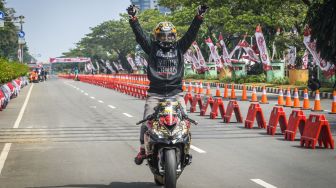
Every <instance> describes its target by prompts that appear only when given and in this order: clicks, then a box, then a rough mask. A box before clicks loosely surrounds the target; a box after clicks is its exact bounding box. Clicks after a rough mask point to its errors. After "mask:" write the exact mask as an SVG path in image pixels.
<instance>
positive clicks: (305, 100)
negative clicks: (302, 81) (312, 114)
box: [301, 89, 311, 110]
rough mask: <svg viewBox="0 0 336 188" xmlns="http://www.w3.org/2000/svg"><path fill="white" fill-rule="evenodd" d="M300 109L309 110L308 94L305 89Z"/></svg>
mask: <svg viewBox="0 0 336 188" xmlns="http://www.w3.org/2000/svg"><path fill="white" fill-rule="evenodd" d="M301 109H302V110H310V109H311V108H310V106H309V96H308V90H307V89H305V90H304V94H303V105H302V108H301Z"/></svg>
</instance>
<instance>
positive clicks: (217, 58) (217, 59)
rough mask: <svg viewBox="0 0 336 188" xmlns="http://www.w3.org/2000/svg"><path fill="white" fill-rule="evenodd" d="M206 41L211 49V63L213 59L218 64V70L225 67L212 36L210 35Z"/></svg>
mask: <svg viewBox="0 0 336 188" xmlns="http://www.w3.org/2000/svg"><path fill="white" fill-rule="evenodd" d="M205 43H206V44H207V45H208V47H209V49H210V55H209V63H210V62H211V61H212V60H213V61H214V62H215V64H216V66H217V71H219V70H221V69H223V64H222V61H221V59H220V56H219V55H218V52H217V47H216V46H215V45H214V44H213V43H212V40H211V38H210V37H209V38H208V39H206V40H205Z"/></svg>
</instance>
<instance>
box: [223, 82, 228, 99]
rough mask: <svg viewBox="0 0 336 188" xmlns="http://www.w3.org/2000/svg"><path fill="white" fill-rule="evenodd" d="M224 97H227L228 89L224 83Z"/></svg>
mask: <svg viewBox="0 0 336 188" xmlns="http://www.w3.org/2000/svg"><path fill="white" fill-rule="evenodd" d="M223 97H224V99H227V98H228V97H229V91H228V86H227V84H225V86H224V96H223Z"/></svg>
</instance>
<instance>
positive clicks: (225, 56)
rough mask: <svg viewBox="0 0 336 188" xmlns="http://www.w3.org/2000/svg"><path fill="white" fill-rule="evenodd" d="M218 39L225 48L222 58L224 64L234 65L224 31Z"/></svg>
mask: <svg viewBox="0 0 336 188" xmlns="http://www.w3.org/2000/svg"><path fill="white" fill-rule="evenodd" d="M218 40H219V43H220V45H221V46H222V49H223V55H222V59H223V62H224V65H225V66H228V67H232V64H231V58H230V55H229V53H228V51H227V48H226V45H225V42H224V39H223V36H222V33H219V37H218Z"/></svg>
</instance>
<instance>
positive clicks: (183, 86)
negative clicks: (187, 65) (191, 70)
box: [142, 81, 187, 92]
mask: <svg viewBox="0 0 336 188" xmlns="http://www.w3.org/2000/svg"><path fill="white" fill-rule="evenodd" d="M143 83H144V82H142V84H143ZM186 90H187V87H186V85H185V81H182V91H183V92H185V91H186Z"/></svg>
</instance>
